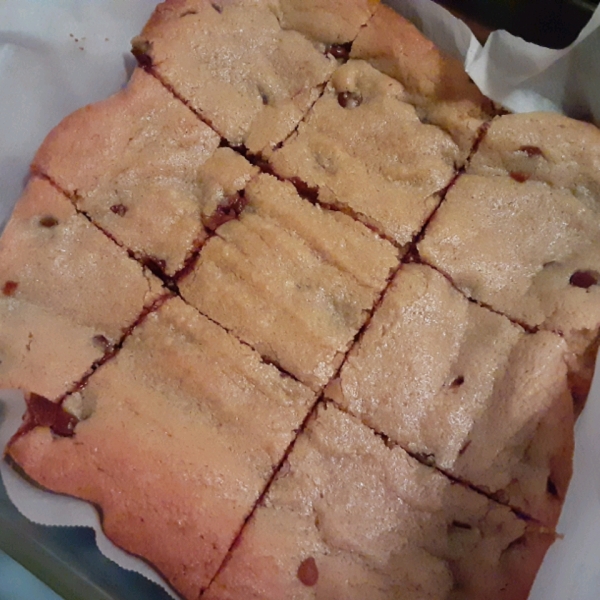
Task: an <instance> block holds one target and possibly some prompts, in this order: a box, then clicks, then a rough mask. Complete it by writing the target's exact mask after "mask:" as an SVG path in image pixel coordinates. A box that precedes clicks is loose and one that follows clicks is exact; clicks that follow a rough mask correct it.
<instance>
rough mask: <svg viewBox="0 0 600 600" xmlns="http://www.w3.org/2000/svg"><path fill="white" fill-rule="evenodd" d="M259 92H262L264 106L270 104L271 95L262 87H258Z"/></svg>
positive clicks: (261, 97)
mask: <svg viewBox="0 0 600 600" xmlns="http://www.w3.org/2000/svg"><path fill="white" fill-rule="evenodd" d="M258 93H259V94H260V99H261V100H262V103H263V106H267V105H268V104H269V95H268V94H267V92H265V90H263V89H262V88H261V87H259V88H258Z"/></svg>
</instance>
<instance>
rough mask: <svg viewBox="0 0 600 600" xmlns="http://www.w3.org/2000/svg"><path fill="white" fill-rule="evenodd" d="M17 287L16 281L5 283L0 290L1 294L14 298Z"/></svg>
mask: <svg viewBox="0 0 600 600" xmlns="http://www.w3.org/2000/svg"><path fill="white" fill-rule="evenodd" d="M18 287H19V284H18V282H16V281H7V282H6V283H5V284H4V287H3V288H2V293H3V294H4V295H5V296H14V295H15V292H16V291H17V288H18Z"/></svg>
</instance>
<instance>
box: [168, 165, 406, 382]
mask: <svg viewBox="0 0 600 600" xmlns="http://www.w3.org/2000/svg"><path fill="white" fill-rule="evenodd" d="M245 201H246V202H247V204H246V207H245V208H244V210H243V211H242V213H241V214H240V217H239V218H238V219H237V220H234V221H230V222H229V223H226V224H224V225H222V226H221V227H220V228H219V229H218V230H217V235H216V237H213V238H211V239H210V240H209V241H208V242H207V243H206V245H205V246H204V248H203V249H202V252H201V253H200V257H199V260H198V263H197V264H196V265H195V266H194V268H193V269H192V270H191V272H190V273H189V275H187V276H186V277H183V278H182V279H181V280H180V281H179V289H180V291H181V294H182V296H183V298H184V299H185V300H186V301H188V302H189V303H190V304H192V305H193V306H195V307H196V308H198V310H199V311H200V312H201V313H203V314H205V315H207V316H208V317H209V318H211V319H213V320H215V321H216V322H218V323H219V324H220V325H222V326H223V327H225V328H226V329H228V330H230V331H232V332H233V333H234V335H235V336H236V337H239V339H241V340H243V341H244V342H246V343H248V344H250V345H251V346H252V347H253V348H254V349H255V350H257V351H258V352H259V353H260V354H261V355H262V356H263V357H266V358H267V359H268V360H270V361H273V362H274V363H275V364H277V365H278V366H280V367H281V368H282V369H284V370H285V371H287V372H289V373H291V374H292V375H293V376H294V377H296V378H297V379H299V380H300V381H302V382H303V383H305V384H306V385H308V386H309V387H311V388H312V389H314V390H317V391H318V390H320V389H321V388H322V387H323V386H324V385H325V384H326V383H327V381H329V379H330V378H331V377H332V376H333V374H334V373H335V371H336V370H337V368H338V367H339V366H340V364H341V361H342V359H343V357H344V354H345V353H346V352H347V350H348V349H349V347H350V345H351V344H352V342H353V340H354V336H355V335H356V334H357V333H358V331H359V329H360V328H361V327H362V325H363V324H364V323H365V321H366V320H367V318H368V316H369V313H370V311H371V309H372V308H373V307H374V305H375V303H376V300H377V298H378V296H379V294H380V293H381V292H382V291H383V289H384V288H385V286H386V285H387V281H388V278H389V277H390V276H391V274H392V273H393V271H394V269H396V268H397V267H398V264H399V257H398V251H397V250H396V248H394V246H392V245H391V244H390V243H388V242H387V241H385V240H384V239H382V238H380V237H378V236H377V235H375V234H374V233H373V232H371V231H370V230H369V229H367V228H366V227H365V226H363V225H362V224H360V223H358V222H356V221H354V220H353V219H351V218H350V217H349V216H347V215H345V214H343V213H340V212H337V211H329V210H326V209H323V208H321V207H320V206H315V205H312V204H310V203H309V202H307V201H306V200H304V199H302V198H301V197H300V196H298V194H297V193H296V190H295V188H294V187H293V186H292V185H291V184H290V183H286V182H281V181H278V180H277V179H275V178H274V177H272V176H270V175H260V176H259V177H258V178H256V179H254V180H252V181H251V182H250V183H249V184H248V186H247V187H246V190H245Z"/></svg>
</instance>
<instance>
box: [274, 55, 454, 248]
mask: <svg viewBox="0 0 600 600" xmlns="http://www.w3.org/2000/svg"><path fill="white" fill-rule="evenodd" d="M408 99H409V94H408V93H407V91H406V90H405V88H404V87H403V86H402V85H401V84H400V83H399V82H397V81H395V80H394V79H392V78H391V77H388V76H387V75H384V74H382V73H379V72H378V71H377V70H375V69H374V68H373V67H371V66H370V65H369V64H368V63H366V62H364V61H360V60H350V61H349V62H348V63H346V64H345V65H343V66H341V67H339V68H338V69H337V70H336V72H335V73H334V74H333V76H332V78H331V81H330V83H329V84H328V86H327V88H326V90H325V93H324V95H323V96H322V97H321V98H320V99H319V100H317V102H316V104H315V106H314V107H313V108H312V109H311V111H310V112H309V114H308V116H307V118H306V119H305V120H304V121H303V122H302V123H301V124H300V127H299V128H298V133H297V135H295V136H293V137H292V138H290V139H289V140H288V141H287V142H286V143H285V144H284V145H283V147H282V149H281V150H278V151H276V152H275V153H274V154H273V156H272V157H271V159H270V163H271V165H272V166H273V168H274V170H275V171H276V172H277V173H278V174H279V175H280V176H283V177H288V178H293V177H297V178H299V179H301V180H302V181H303V182H304V183H306V184H308V186H309V187H311V188H315V189H316V190H317V191H318V198H319V201H320V202H322V203H325V204H329V205H335V206H338V207H341V208H342V209H349V210H351V211H352V212H353V213H354V214H355V215H357V217H358V218H360V219H361V220H363V221H364V222H366V223H367V224H368V225H370V226H372V227H373V228H374V229H376V230H377V231H380V232H382V233H384V234H385V235H386V236H388V237H389V238H390V239H393V240H394V241H395V242H397V243H398V244H400V245H407V244H408V243H409V242H410V241H411V240H412V239H413V237H414V236H415V235H416V234H417V233H418V232H419V231H420V230H421V228H422V226H423V224H424V223H425V221H426V220H427V218H428V217H429V216H430V214H431V213H432V212H433V210H434V209H435V208H436V207H437V205H438V203H439V196H438V195H436V193H437V192H440V191H441V190H442V189H443V188H444V187H445V186H446V185H448V183H450V181H451V179H452V177H453V176H454V174H455V164H457V163H459V162H460V151H459V149H458V147H457V146H456V145H455V144H454V142H453V141H452V138H451V137H450V136H449V135H448V134H446V133H444V132H443V131H441V130H440V129H439V128H438V127H434V126H433V125H428V124H423V123H421V121H420V120H419V117H418V114H417V112H416V111H415V109H414V107H413V106H412V105H410V104H408V103H407V100H408Z"/></svg>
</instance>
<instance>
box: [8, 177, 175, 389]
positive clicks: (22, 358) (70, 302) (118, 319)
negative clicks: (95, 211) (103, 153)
mask: <svg viewBox="0 0 600 600" xmlns="http://www.w3.org/2000/svg"><path fill="white" fill-rule="evenodd" d="M0 290H1V293H0V322H1V323H2V325H1V326H0V388H20V389H22V390H26V391H31V392H36V393H38V394H41V395H43V396H46V397H48V398H50V399H52V400H56V399H58V398H59V397H60V396H61V395H63V394H64V393H65V392H67V391H68V390H69V388H70V387H71V386H73V385H74V384H75V383H76V382H78V381H79V380H80V379H81V378H82V377H83V376H84V375H85V374H86V373H87V372H88V370H89V369H90V368H91V367H92V365H93V364H94V363H95V362H96V361H98V360H99V359H101V358H102V357H103V356H105V354H107V353H108V352H110V351H111V348H112V347H113V346H114V345H115V344H117V343H118V342H119V341H120V339H121V338H122V336H123V335H124V334H125V332H126V331H127V330H128V328H129V327H130V326H131V325H133V323H135V321H136V319H137V318H138V316H139V315H140V314H141V313H142V312H143V311H144V309H145V308H147V307H148V306H150V305H151V304H152V303H153V302H154V301H155V300H156V299H157V298H158V297H159V296H160V295H162V294H164V293H165V290H163V288H162V286H161V284H160V281H159V280H158V279H156V278H155V277H154V276H152V275H151V274H150V273H149V272H147V271H146V270H145V269H144V268H143V267H141V266H140V265H139V264H138V263H137V262H135V261H134V260H132V259H130V258H129V257H128V256H127V253H126V252H125V251H124V250H122V249H121V248H119V247H118V246H117V245H116V244H114V243H113V242H112V241H111V240H109V239H108V238H107V237H106V236H105V235H104V234H103V233H102V232H101V231H99V230H98V229H97V228H96V227H94V226H93V225H91V224H90V223H89V221H88V220H87V219H86V218H85V217H83V216H82V215H78V214H77V213H76V211H75V209H74V208H73V205H72V204H71V202H69V200H68V199H67V198H65V196H64V195H63V194H61V193H60V192H58V191H57V190H56V189H55V188H54V187H53V186H52V185H51V184H50V183H48V181H46V180H45V179H39V178H33V179H32V180H31V181H30V182H29V184H28V186H27V188H26V190H25V192H24V193H23V196H22V197H21V199H20V200H19V201H18V203H17V205H16V207H15V210H14V212H13V215H12V217H11V219H10V221H9V222H8V224H7V226H6V229H5V230H4V234H3V235H2V238H0Z"/></svg>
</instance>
